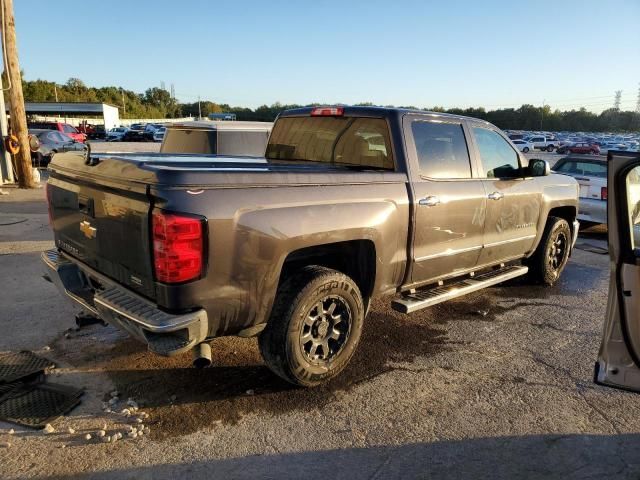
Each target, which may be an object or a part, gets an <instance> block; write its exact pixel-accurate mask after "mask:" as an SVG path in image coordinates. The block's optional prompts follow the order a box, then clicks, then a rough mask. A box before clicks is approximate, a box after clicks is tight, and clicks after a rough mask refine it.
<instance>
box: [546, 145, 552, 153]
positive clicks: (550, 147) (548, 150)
mask: <svg viewBox="0 0 640 480" xmlns="http://www.w3.org/2000/svg"><path fill="white" fill-rule="evenodd" d="M547 152H549V153H553V145H549V146H548V147H547Z"/></svg>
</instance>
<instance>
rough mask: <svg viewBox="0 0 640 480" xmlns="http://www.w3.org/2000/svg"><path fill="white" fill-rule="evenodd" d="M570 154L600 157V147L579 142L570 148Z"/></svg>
mask: <svg viewBox="0 0 640 480" xmlns="http://www.w3.org/2000/svg"><path fill="white" fill-rule="evenodd" d="M569 153H587V154H591V155H599V154H600V147H598V146H597V145H595V144H593V143H586V142H578V143H574V144H573V145H571V146H570V147H569Z"/></svg>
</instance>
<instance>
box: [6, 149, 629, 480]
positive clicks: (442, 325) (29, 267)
mask: <svg viewBox="0 0 640 480" xmlns="http://www.w3.org/2000/svg"><path fill="white" fill-rule="evenodd" d="M156 145H157V144H145V143H140V144H123V143H119V144H117V143H116V144H100V143H95V144H94V145H93V150H94V151H96V152H97V151H100V150H99V149H104V150H103V151H134V149H136V148H137V149H140V150H145V151H148V150H149V149H150V148H154V147H155V146H156ZM547 155H548V154H547ZM536 156H540V155H536ZM551 157H553V158H559V157H558V156H557V155H550V158H551ZM0 223H2V225H3V229H2V231H1V232H0V269H2V271H3V272H6V275H5V277H4V279H5V284H4V288H3V289H2V290H0V303H1V304H2V306H3V312H2V314H1V315H0V328H2V330H3V331H4V332H11V334H10V335H7V334H5V335H0V351H8V350H20V349H29V350H33V351H35V352H36V353H38V354H41V355H44V356H47V357H49V358H51V359H52V360H54V361H55V362H56V364H57V368H56V369H55V370H54V371H53V372H52V373H51V376H52V377H53V378H52V380H53V381H56V382H60V383H64V384H70V385H75V386H78V387H83V388H84V389H85V394H84V397H83V399H82V403H81V405H80V406H79V407H77V408H76V409H75V410H73V411H72V412H71V413H70V414H69V415H68V416H66V417H64V418H63V419H61V420H59V421H57V422H55V424H54V426H55V429H56V431H55V432H54V433H52V434H49V435H44V434H43V433H41V432H40V431H32V430H29V429H25V428H20V427H15V426H14V425H10V424H6V423H0V442H2V447H0V465H2V467H1V468H2V470H1V472H2V477H3V478H24V477H32V478H50V477H56V478H78V477H80V478H82V477H83V476H86V477H90V476H93V475H96V474H99V475H100V476H103V477H105V478H118V479H122V478H176V477H189V478H199V477H207V478H279V477H282V476H285V475H286V476H288V477H302V476H313V477H323V476H330V477H331V478H403V477H409V476H410V477H417V478H427V477H429V476H431V475H437V476H441V477H444V478H461V477H462V478H482V477H492V478H495V477H498V478H512V477H514V476H515V475H518V476H523V475H526V476H527V477H532V478H536V477H545V478H547V477H550V476H551V477H564V478H583V477H584V476H585V475H584V474H585V472H587V471H588V473H589V475H590V476H593V477H600V478H606V477H610V476H612V475H614V474H617V475H621V476H628V477H636V476H637V475H638V474H640V462H639V461H638V460H637V455H636V454H635V453H634V452H635V450H636V449H637V447H639V446H640V437H639V436H638V432H640V396H636V395H634V394H631V393H626V392H622V391H616V390H612V389H607V388H603V387H600V386H596V385H594V384H593V382H592V371H593V363H594V361H595V358H596V354H597V350H598V346H599V338H600V333H601V332H600V330H601V325H602V321H603V316H604V312H605V308H606V302H607V282H608V268H609V264H608V256H607V254H606V234H605V230H604V229H603V228H602V227H599V228H598V227H596V228H594V229H591V230H588V231H585V232H583V233H582V235H581V238H580V239H579V243H578V249H577V250H575V252H574V255H573V257H572V259H571V261H570V263H569V265H568V266H567V269H566V271H565V274H564V276H563V277H562V279H561V281H560V282H559V283H558V284H557V285H556V286H555V287H553V288H543V287H540V286H531V285H529V284H527V283H526V281H524V280H516V281H512V282H510V283H507V284H504V285H502V286H500V287H496V288H491V289H489V290H485V291H482V292H480V293H477V294H473V295H471V296H468V297H465V298H462V299H459V300H455V301H452V302H449V303H444V304H441V305H438V306H436V307H433V308H430V309H427V310H423V311H420V312H417V313H415V314H412V315H410V316H403V315H400V314H398V313H396V312H394V311H392V310H391V309H390V308H389V301H388V299H382V300H380V301H378V302H376V303H375V304H374V305H373V308H372V311H371V313H370V315H369V317H368V318H367V323H366V325H365V329H364V336H363V339H362V341H361V344H360V347H359V350H358V352H357V354H356V357H355V358H354V360H353V362H352V363H351V365H350V366H349V367H348V369H347V370H346V371H345V372H344V373H343V374H342V375H341V376H339V377H338V378H337V379H336V380H334V381H333V382H331V383H329V384H328V385H326V386H323V387H320V388H316V389H309V390H304V389H297V388H293V387H291V386H290V385H288V384H286V383H285V382H283V381H281V380H279V379H278V378H277V377H276V376H275V375H273V374H272V373H270V372H269V370H267V368H266V367H265V366H264V365H263V363H262V360H261V359H260V356H259V353H258V349H257V342H256V340H255V339H240V338H222V339H217V340H215V341H214V342H213V343H212V347H213V352H214V354H213V365H212V367H211V368H208V369H206V370H194V369H193V368H192V367H191V356H190V355H188V354H186V355H182V356H178V357H174V358H164V357H159V356H156V355H153V354H151V353H149V352H148V351H146V348H145V347H144V345H142V344H140V343H137V342H136V341H134V340H132V339H129V338H127V337H126V335H124V334H122V333H120V332H119V331H117V330H115V329H114V328H112V327H110V326H106V327H105V326H101V325H92V326H88V327H84V328H82V329H80V330H74V329H73V327H74V325H75V323H74V313H75V311H74V310H73V309H72V308H71V307H70V306H69V305H68V304H67V303H65V302H63V300H62V299H61V297H60V296H59V294H58V293H57V291H56V290H55V288H54V287H53V285H51V284H50V283H47V282H45V281H44V280H43V279H42V278H41V276H40V264H39V262H40V260H39V252H40V251H42V250H44V249H46V248H50V247H51V246H52V242H51V235H50V231H49V228H48V225H47V212H46V204H45V202H44V193H43V192H42V190H37V191H18V190H11V192H10V195H8V196H3V197H0ZM114 390H117V391H118V392H119V398H120V399H121V401H120V402H118V403H116V405H114V406H113V410H114V411H115V412H120V410H121V409H122V408H124V407H126V403H125V402H126V399H128V398H132V399H134V400H135V401H136V402H137V403H138V404H139V405H140V409H141V410H142V411H144V412H146V413H148V414H149V415H150V418H149V419H148V420H145V422H146V424H147V425H148V426H149V427H150V433H149V435H145V436H143V437H142V438H136V439H132V438H127V437H126V436H125V437H124V439H122V440H120V441H118V442H116V443H101V442H99V441H98V440H97V439H96V438H95V432H96V431H98V430H100V429H103V428H104V429H105V430H106V431H107V432H108V433H112V432H116V431H122V432H124V431H125V428H126V427H127V425H128V424H130V423H131V422H132V419H131V418H129V417H125V416H123V415H121V414H119V413H107V412H106V411H105V410H104V409H103V401H105V400H108V399H109V398H111V395H110V393H111V392H113V391H114ZM70 427H71V428H73V429H74V430H75V432H74V433H69V431H68V429H69V428H70ZM105 427H106V428H105ZM10 428H14V429H15V434H13V435H9V434H8V430H9V429H10ZM87 433H90V434H92V435H93V438H92V439H91V440H89V441H87V440H85V438H84V435H86V434H87ZM337 465H339V467H337Z"/></svg>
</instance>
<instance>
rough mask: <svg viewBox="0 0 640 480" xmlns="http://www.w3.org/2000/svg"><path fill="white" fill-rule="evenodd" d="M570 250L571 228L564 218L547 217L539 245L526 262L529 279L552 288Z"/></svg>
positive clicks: (565, 263)
mask: <svg viewBox="0 0 640 480" xmlns="http://www.w3.org/2000/svg"><path fill="white" fill-rule="evenodd" d="M570 249H571V228H570V227H569V223H568V222H567V221H566V220H565V219H564V218H558V217H549V219H548V220H547V225H546V226H545V228H544V233H543V234H542V239H541V240H540V245H538V248H537V249H536V251H535V253H534V254H533V256H532V257H531V258H529V259H528V260H527V262H526V263H527V265H528V266H529V278H530V279H531V280H532V281H534V282H536V283H542V284H544V285H548V286H552V285H553V284H555V283H556V282H557V281H558V279H559V278H560V274H561V273H562V271H563V270H564V267H565V266H566V265H567V260H568V259H569V251H570Z"/></svg>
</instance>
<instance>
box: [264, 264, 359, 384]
mask: <svg viewBox="0 0 640 480" xmlns="http://www.w3.org/2000/svg"><path fill="white" fill-rule="evenodd" d="M320 308H322V313H324V315H322V314H320ZM335 312H339V313H337V314H336V313H335ZM364 317H365V307H364V303H363V301H362V295H361V293H360V289H359V288H358V286H357V285H356V284H355V282H354V281H353V280H352V279H351V278H349V277H348V276H347V275H345V274H343V273H340V272H337V271H335V270H331V269H329V268H324V267H319V266H307V267H304V268H303V269H302V270H300V271H299V272H298V273H296V274H294V275H292V276H291V277H290V278H288V279H287V280H285V281H284V283H283V284H282V285H281V286H280V288H278V293H277V294H276V299H275V302H274V305H273V310H272V312H271V317H270V318H269V322H268V323H267V327H266V328H265V329H264V331H263V332H262V333H261V334H260V338H259V340H258V344H259V346H260V353H261V354H262V358H263V359H264V361H265V363H266V364H267V366H268V367H269V369H271V370H272V371H273V372H274V373H275V374H276V375H278V376H279V377H281V378H283V379H285V380H286V381H288V382H290V383H293V384H294V385H299V386H303V387H314V386H317V385H320V384H321V383H324V382H326V381H328V380H329V379H331V378H333V377H335V376H336V375H338V374H339V373H340V372H341V371H342V370H343V369H344V368H345V367H346V366H347V364H348V363H349V361H350V360H351V357H352V356H353V354H354V352H355V350H356V347H357V346H358V342H359V341H360V335H361V333H362V327H363V324H364ZM337 319H339V320H338V321H337V322H336V320H337ZM334 322H335V323H334ZM334 336H335V338H334ZM305 339H306V342H305ZM325 349H326V350H325ZM320 352H322V353H320ZM324 357H326V358H324Z"/></svg>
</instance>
